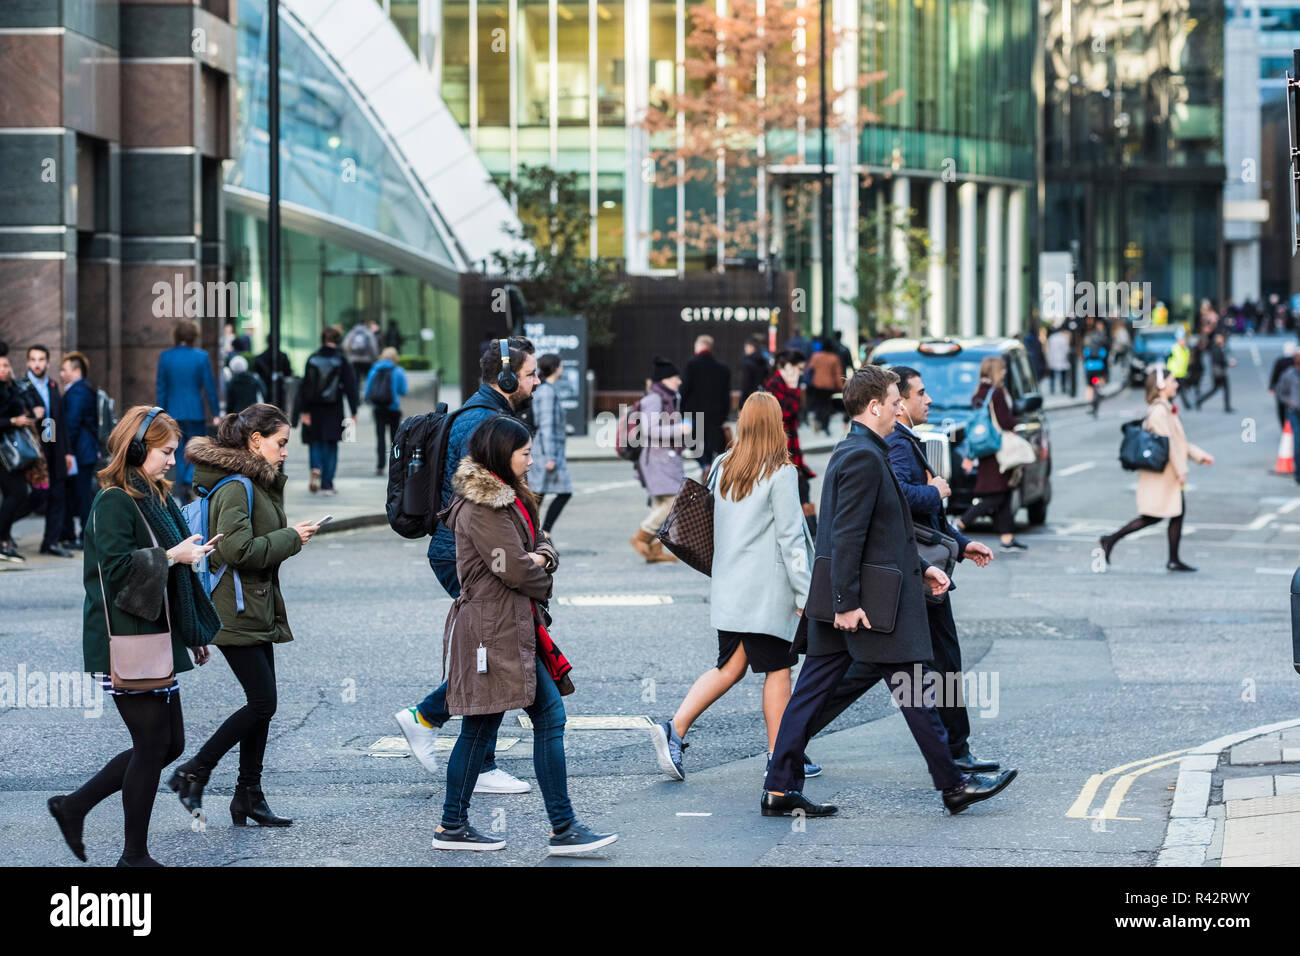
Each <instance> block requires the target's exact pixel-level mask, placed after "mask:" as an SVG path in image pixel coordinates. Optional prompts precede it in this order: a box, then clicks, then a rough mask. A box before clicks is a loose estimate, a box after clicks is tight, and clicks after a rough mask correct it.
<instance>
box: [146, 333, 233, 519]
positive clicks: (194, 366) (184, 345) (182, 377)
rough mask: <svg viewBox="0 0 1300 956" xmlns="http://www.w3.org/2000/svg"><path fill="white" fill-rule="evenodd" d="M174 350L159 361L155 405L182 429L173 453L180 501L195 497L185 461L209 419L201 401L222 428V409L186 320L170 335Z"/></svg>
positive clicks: (205, 360)
mask: <svg viewBox="0 0 1300 956" xmlns="http://www.w3.org/2000/svg"><path fill="white" fill-rule="evenodd" d="M172 338H173V341H175V343H176V346H175V348H170V349H168V350H167V351H166V352H163V354H162V355H161V356H159V358H158V384H157V399H156V401H155V402H154V404H155V405H159V406H161V407H162V408H163V409H164V410H165V411H166V412H167V414H168V415H170V416H171V417H172V418H174V419H176V422H177V424H179V425H180V426H181V447H180V448H179V449H178V450H177V453H176V482H177V484H178V485H179V488H178V491H179V493H180V497H181V500H182V501H189V500H190V499H191V498H193V497H194V492H193V489H191V487H190V485H191V484H192V483H193V481H194V466H193V465H192V464H190V463H189V462H188V461H186V460H185V446H186V445H187V444H189V440H190V439H191V438H197V437H198V436H200V435H202V434H204V433H205V432H206V431H207V428H206V423H207V421H208V418H209V416H208V415H206V414H204V408H203V400H204V398H205V397H206V398H207V406H208V409H209V410H210V411H211V413H212V414H211V416H210V417H211V420H212V424H213V425H219V424H221V406H220V405H219V404H218V403H217V380H216V378H215V377H213V375H212V360H211V358H209V356H208V353H207V352H205V351H203V350H202V349H198V348H195V347H194V343H195V342H197V341H198V338H199V327H198V325H197V324H196V323H194V322H191V321H190V320H189V319H182V320H181V321H180V322H178V323H176V331H175V332H173V333H172Z"/></svg>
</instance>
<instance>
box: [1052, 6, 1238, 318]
mask: <svg viewBox="0 0 1300 956" xmlns="http://www.w3.org/2000/svg"><path fill="white" fill-rule="evenodd" d="M1043 40H1044V48H1045V59H1044V88H1045V92H1044V136H1043V150H1044V179H1045V201H1044V205H1043V210H1042V212H1043V249H1044V251H1047V252H1070V253H1072V254H1073V259H1074V272H1075V274H1076V278H1077V279H1079V280H1083V279H1086V280H1089V281H1092V282H1129V283H1133V282H1150V283H1151V292H1152V295H1153V297H1154V298H1155V299H1158V300H1162V301H1164V302H1165V304H1166V305H1167V306H1168V307H1169V310H1170V314H1171V318H1172V319H1176V320H1186V319H1189V318H1191V317H1192V315H1193V313H1194V312H1195V309H1196V308H1197V306H1198V304H1199V302H1200V301H1201V300H1202V299H1210V300H1212V301H1215V302H1217V301H1219V300H1220V299H1221V298H1222V297H1223V294H1224V291H1223V261H1224V257H1223V249H1222V236H1223V220H1222V210H1221V203H1222V198H1223V182H1224V148H1223V147H1224V133H1223V128H1224V115H1223V106H1224V69H1223V63H1224V57H1223V50H1224V5H1223V0H1125V2H1121V3H1118V4H1117V3H1115V2H1113V0H1065V2H1061V0H1053V2H1052V4H1051V6H1050V9H1049V10H1048V12H1047V14H1046V17H1045V20H1044V23H1043Z"/></svg>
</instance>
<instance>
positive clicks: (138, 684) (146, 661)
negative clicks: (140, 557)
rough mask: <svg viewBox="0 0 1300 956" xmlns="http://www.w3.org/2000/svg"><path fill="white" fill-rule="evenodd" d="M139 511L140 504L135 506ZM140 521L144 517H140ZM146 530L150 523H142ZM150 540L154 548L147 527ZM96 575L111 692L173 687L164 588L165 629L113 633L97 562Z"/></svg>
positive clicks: (168, 604)
mask: <svg viewBox="0 0 1300 956" xmlns="http://www.w3.org/2000/svg"><path fill="white" fill-rule="evenodd" d="M136 508H137V509H138V508H139V505H136ZM141 517H142V518H143V517H144V515H143V514H142V515H141ZM145 527H146V528H149V522H148V521H147V520H146V521H145ZM149 537H150V538H151V539H153V544H154V547H155V548H156V547H158V546H159V545H158V539H157V537H155V536H154V533H153V528H149ZM96 570H97V571H98V572H99V590H100V593H101V594H102V595H103V596H104V627H105V630H106V631H107V633H108V663H109V676H110V677H111V678H112V681H113V689H114V690H161V689H163V688H166V687H170V686H171V685H172V681H173V680H175V678H176V671H175V668H174V666H173V661H172V633H171V623H172V609H171V601H170V599H169V598H168V597H167V589H166V587H164V588H163V607H164V609H165V611H166V619H167V630H166V631H163V632H162V633H161V634H114V633H113V624H112V621H111V619H110V618H109V616H108V592H107V591H106V590H105V588H104V571H103V568H102V567H99V566H98V562H97V563H96Z"/></svg>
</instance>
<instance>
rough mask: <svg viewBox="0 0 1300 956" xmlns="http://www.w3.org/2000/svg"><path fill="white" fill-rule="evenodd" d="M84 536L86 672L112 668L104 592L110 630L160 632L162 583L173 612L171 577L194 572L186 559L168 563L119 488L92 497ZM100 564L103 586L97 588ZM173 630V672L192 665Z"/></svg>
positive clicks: (83, 648) (163, 623) (163, 616)
mask: <svg viewBox="0 0 1300 956" xmlns="http://www.w3.org/2000/svg"><path fill="white" fill-rule="evenodd" d="M84 541H85V551H84V553H83V559H82V581H83V583H84V584H85V588H86V602H85V605H84V609H83V614H82V628H81V652H82V659H83V662H84V666H85V669H86V670H87V671H88V672H90V673H92V674H94V673H101V674H107V673H109V670H110V669H109V661H108V629H107V627H106V626H105V621H104V603H105V602H104V595H105V594H107V596H108V616H109V618H110V619H111V621H112V625H113V633H114V634H117V635H130V634H160V633H162V632H164V631H167V630H168V627H167V616H166V613H165V608H164V605H163V588H164V586H165V587H166V590H167V595H168V597H169V598H170V600H171V604H172V608H173V611H174V610H175V608H176V585H175V579H174V576H175V575H177V574H193V573H194V572H193V571H191V570H190V566H189V565H188V564H178V565H176V566H175V567H172V568H168V567H167V551H166V550H165V549H164V548H162V547H154V543H153V540H152V539H151V538H150V537H149V526H148V525H147V524H145V520H144V515H143V514H141V512H140V509H139V508H138V507H136V504H135V501H134V499H132V498H131V496H130V495H128V494H127V493H126V492H125V491H123V490H122V489H121V488H105V489H104V490H102V491H100V492H99V494H97V495H96V496H95V501H94V503H93V504H92V505H91V506H90V520H89V522H88V523H87V525H86V529H85V535H84ZM101 568H102V571H103V591H101V590H100V570H101ZM173 617H174V615H173ZM175 623H176V621H175V620H174V619H173V624H175ZM171 632H172V664H173V666H174V667H175V668H176V673H178V674H179V673H181V672H182V671H188V670H192V669H193V667H194V664H193V663H192V662H191V660H190V654H189V651H188V650H187V649H186V647H185V645H184V644H183V643H182V642H181V638H180V636H179V633H178V630H177V629H176V628H172V629H171Z"/></svg>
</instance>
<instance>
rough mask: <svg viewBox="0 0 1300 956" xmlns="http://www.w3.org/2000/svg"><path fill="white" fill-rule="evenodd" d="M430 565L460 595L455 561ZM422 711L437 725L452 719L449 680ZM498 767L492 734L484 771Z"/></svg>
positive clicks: (432, 693)
mask: <svg viewBox="0 0 1300 956" xmlns="http://www.w3.org/2000/svg"><path fill="white" fill-rule="evenodd" d="M429 565H430V567H432V568H433V575H434V577H436V578H437V579H438V583H439V584H441V585H442V588H443V590H444V591H446V592H447V593H448V594H449V595H451V596H452V597H453V598H458V597H460V579H459V578H457V577H456V562H455V561H435V560H434V559H433V558H430V559H429ZM415 709H416V710H418V711H419V712H420V716H421V717H423V718H424V719H425V720H427V721H428V722H429V723H431V724H433V726H435V727H441V726H442V725H443V724H445V723H446V722H447V721H449V720H451V714H450V713H449V712H448V710H447V682H446V681H443V682H442V683H441V684H439V685H438V687H437V689H436V690H433V691H430V692H429V696H428V697H426V698H424V700H422V701H420V703H419V704H418V705H417V706H416V708H415ZM496 768H497V735H496V733H495V732H493V734H492V739H491V740H489V741H488V749H487V753H486V754H485V755H484V757H483V772H484V773H488V772H490V771H493V770H495V769H496Z"/></svg>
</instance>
